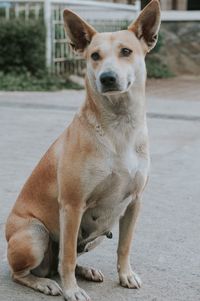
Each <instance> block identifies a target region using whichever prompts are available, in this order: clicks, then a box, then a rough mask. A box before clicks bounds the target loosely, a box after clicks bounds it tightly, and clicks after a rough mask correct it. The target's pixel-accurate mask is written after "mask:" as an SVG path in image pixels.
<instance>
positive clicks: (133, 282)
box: [119, 271, 142, 289]
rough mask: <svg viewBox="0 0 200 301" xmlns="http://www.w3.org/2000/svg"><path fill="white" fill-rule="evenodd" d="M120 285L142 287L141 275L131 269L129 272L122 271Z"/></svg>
mask: <svg viewBox="0 0 200 301" xmlns="http://www.w3.org/2000/svg"><path fill="white" fill-rule="evenodd" d="M119 281H120V285H121V286H123V287H126V288H135V289H138V288H140V287H141V284H142V283H141V280H140V278H139V276H138V275H137V274H136V273H134V272H133V271H130V272H129V273H122V274H120V275H119Z"/></svg>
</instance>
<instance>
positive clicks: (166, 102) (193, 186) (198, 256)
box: [0, 78, 200, 301]
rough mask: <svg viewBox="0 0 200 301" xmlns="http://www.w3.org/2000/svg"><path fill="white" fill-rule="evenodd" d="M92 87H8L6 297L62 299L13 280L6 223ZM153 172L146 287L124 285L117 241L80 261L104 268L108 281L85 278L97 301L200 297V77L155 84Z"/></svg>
mask: <svg viewBox="0 0 200 301" xmlns="http://www.w3.org/2000/svg"><path fill="white" fill-rule="evenodd" d="M83 98H84V91H61V92H55V93H19V92H18V93H5V92H0V183H1V186H0V187H1V188H0V213H1V214H0V258H1V261H0V300H1V301H8V300H9V301H11V300H15V301H21V300H26V301H29V300H33V301H37V300H62V297H48V296H45V295H42V294H40V293H37V292H34V291H32V290H31V289H29V288H26V287H22V286H19V285H18V284H15V283H13V282H12V281H11V279H10V275H9V269H8V264H7V261H6V243H5V239H4V234H3V231H4V223H5V220H6V217H7V215H8V213H9V211H10V209H11V207H12V205H13V203H14V201H15V199H16V197H17V194H18V192H19V190H20V187H21V186H22V184H23V183H24V181H25V179H26V178H27V176H28V175H29V174H30V172H31V170H32V169H33V167H34V166H35V164H36V163H37V162H38V160H39V158H40V157H41V155H42V154H43V153H44V152H45V151H46V149H47V147H48V146H49V145H50V144H51V143H52V142H53V141H54V139H55V138H56V137H57V136H58V135H59V133H60V132H61V131H62V130H63V128H64V127H66V125H67V124H69V122H70V120H71V119H72V116H73V114H74V112H75V111H76V110H77V107H78V105H79V104H80V103H81V101H82V100H83ZM147 98H148V112H149V114H148V125H149V131H150V141H151V158H152V167H151V177H150V182H149V185H148V188H147V190H146V192H145V195H144V199H143V206H142V210H141V214H140V218H139V222H138V225H137V231H136V235H135V240H134V243H133V248H132V257H131V261H132V265H133V267H134V269H135V271H136V272H137V273H138V274H139V275H140V276H141V279H142V281H143V286H142V288H141V289H140V290H128V289H125V288H121V287H120V286H119V285H118V279H117V273H116V246H117V227H116V229H115V230H114V238H113V239H112V240H108V239H107V240H105V242H104V243H103V244H102V245H101V246H100V247H98V248H97V249H96V250H94V251H92V252H91V253H89V254H87V255H85V256H83V257H82V258H80V260H79V261H80V262H81V263H83V264H85V265H88V266H90V265H91V266H94V267H97V268H99V269H101V270H102V271H103V273H104V275H105V281H104V283H102V284H95V283H89V282H86V281H79V284H80V286H81V287H82V288H84V289H85V290H86V291H87V292H88V294H89V295H90V296H91V297H92V300H98V301H101V300H108V301H111V300H112V301H114V300H119V301H121V300H122V301H125V300H127V301H129V300H135V301H198V300H200V81H199V79H191V78H181V79H170V80H165V81H157V80H154V81H149V82H148V85H147Z"/></svg>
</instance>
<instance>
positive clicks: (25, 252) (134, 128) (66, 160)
mask: <svg viewBox="0 0 200 301" xmlns="http://www.w3.org/2000/svg"><path fill="white" fill-rule="evenodd" d="M159 26H160V6H159V1H158V0H152V1H151V2H150V3H149V4H148V5H147V6H146V7H145V8H144V9H143V11H142V12H141V13H140V15H139V16H138V18H137V19H136V21H135V22H133V23H131V24H130V26H129V27H128V28H127V29H126V30H121V31H118V32H114V33H108V32H107V33H98V32H97V31H96V30H95V29H94V28H93V27H92V26H91V25H89V24H88V23H87V22H86V21H84V20H83V19H82V18H81V17H79V16H78V15H77V14H75V13H74V12H72V11H70V10H68V9H66V10H64V27H65V31H66V34H67V38H68V42H69V43H70V45H71V47H72V48H73V49H74V51H76V52H78V53H79V54H82V55H83V57H84V58H85V60H86V79H85V86H86V97H85V101H84V103H83V105H82V107H81V108H80V111H79V112H78V113H77V114H76V115H75V116H74V119H73V121H72V122H71V124H70V125H69V126H68V128H67V129H66V130H65V131H64V132H63V133H62V134H61V135H60V136H59V137H58V139H57V140H56V141H55V142H54V143H53V144H52V145H51V147H50V148H49V149H48V151H47V152H46V154H45V155H44V156H43V157H42V159H41V160H40V162H39V163H38V165H37V166H36V168H35V169H34V170H33V172H32V174H31V175H30V177H29V178H28V180H27V182H26V183H25V185H24V187H23V188H22V191H21V192H20V194H19V196H18V198H17V200H16V203H15V204H14V207H13V209H12V211H11V213H10V215H9V217H8V220H7V223H6V239H7V242H8V251H7V256H8V262H9V265H10V267H11V272H12V278H13V280H14V281H16V282H18V283H20V284H22V285H26V286H28V287H30V288H33V289H35V290H37V291H40V292H42V293H44V294H47V295H60V294H63V296H64V298H65V300H67V301H75V300H79V301H88V300H90V298H89V296H88V295H87V293H86V292H85V291H84V290H83V289H81V288H80V287H79V286H78V285H77V281H76V276H77V275H78V276H80V277H83V278H85V279H87V280H91V281H96V282H101V281H103V279H104V276H103V274H102V273H101V271H99V270H96V269H93V268H87V267H82V266H79V265H77V256H79V255H81V254H84V253H85V252H88V251H90V250H91V249H93V248H94V247H96V246H97V245H98V244H99V243H100V242H101V241H102V239H103V238H104V237H106V236H107V237H109V238H111V237H112V232H111V229H112V227H113V225H114V224H116V223H117V222H119V243H118V249H117V258H118V260H117V268H118V274H119V282H120V284H121V285H122V286H123V287H127V288H139V287H140V286H141V281H140V279H139V277H138V276H137V274H136V273H135V272H133V270H132V268H131V265H130V251H131V242H132V238H133V233H134V229H135V224H136V220H137V216H138V212H139V208H140V202H141V197H142V192H143V190H144V188H145V186H146V183H147V180H148V176H149V165H150V159H149V142H148V130H147V124H146V100H145V81H146V68H145V55H146V54H147V52H149V51H150V50H151V49H152V48H153V47H154V46H155V45H156V42H157V37H158V31H159ZM35 143H37V141H35ZM57 271H59V273H60V277H61V282H62V289H61V288H60V286H59V285H58V284H57V282H55V281H54V280H51V279H50V278H47V276H49V277H50V276H51V275H53V274H54V273H56V272H57Z"/></svg>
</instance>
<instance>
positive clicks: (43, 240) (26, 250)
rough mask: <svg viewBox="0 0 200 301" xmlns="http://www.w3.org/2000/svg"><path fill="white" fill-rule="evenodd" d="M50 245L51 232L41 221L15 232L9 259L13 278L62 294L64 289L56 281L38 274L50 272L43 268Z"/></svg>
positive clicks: (34, 287) (10, 245) (44, 291)
mask: <svg viewBox="0 0 200 301" xmlns="http://www.w3.org/2000/svg"><path fill="white" fill-rule="evenodd" d="M48 246H49V232H48V230H47V229H46V228H45V226H44V225H43V224H42V223H41V222H39V221H38V222H37V221H34V222H33V223H29V224H28V225H26V226H25V227H22V228H20V229H19V230H18V231H17V232H15V234H13V235H12V236H11V237H10V239H9V241H8V261H9V264H10V266H11V269H12V276H13V280H14V281H16V282H18V283H20V284H22V285H26V286H28V287H31V288H32V289H35V290H37V291H40V292H42V293H44V294H47V295H61V294H62V290H61V288H60V287H59V285H58V284H57V283H56V282H55V281H53V280H51V279H48V278H40V277H38V276H36V275H37V274H39V275H41V276H43V277H45V276H47V274H48V272H49V271H48V270H47V269H46V268H45V269H42V265H43V264H42V262H43V261H44V260H45V255H46V252H48ZM37 268H38V271H37ZM32 271H33V272H34V274H32Z"/></svg>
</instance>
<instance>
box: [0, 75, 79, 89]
mask: <svg viewBox="0 0 200 301" xmlns="http://www.w3.org/2000/svg"><path fill="white" fill-rule="evenodd" d="M61 89H82V87H81V86H79V85H78V84H75V83H72V82H70V81H66V80H65V79H64V78H61V77H58V76H55V75H52V74H48V73H46V72H41V73H40V74H38V75H37V76H34V75H31V74H30V73H19V74H17V73H3V72H0V90H3V91H56V90H61Z"/></svg>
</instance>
